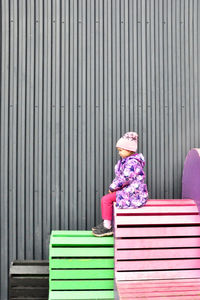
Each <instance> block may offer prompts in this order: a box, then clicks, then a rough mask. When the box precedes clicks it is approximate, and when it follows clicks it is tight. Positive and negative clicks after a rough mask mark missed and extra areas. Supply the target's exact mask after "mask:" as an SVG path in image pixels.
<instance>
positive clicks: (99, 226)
mask: <svg viewBox="0 0 200 300" xmlns="http://www.w3.org/2000/svg"><path fill="white" fill-rule="evenodd" d="M102 227H103V222H101V223H100V224H99V225H97V226H95V227H92V231H94V230H97V229H99V228H102Z"/></svg>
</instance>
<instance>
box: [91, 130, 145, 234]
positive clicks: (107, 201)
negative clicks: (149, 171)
mask: <svg viewBox="0 0 200 300" xmlns="http://www.w3.org/2000/svg"><path fill="white" fill-rule="evenodd" d="M137 141H138V135H137V133H136V132H127V133H125V134H124V136H123V137H122V138H120V139H119V140H118V142H117V144H116V147H117V149H118V151H119V155H120V156H121V159H120V160H119V161H118V163H117V164H116V166H115V179H114V180H113V182H112V183H111V185H110V187H109V194H107V195H105V196H103V197H102V199H101V212H102V219H103V222H102V223H100V224H99V225H97V226H96V227H93V228H92V231H93V234H94V235H95V236H108V235H112V234H113V229H112V225H111V222H112V216H113V202H115V201H116V207H118V208H139V207H141V206H143V205H145V203H146V202H147V199H148V191H147V186H146V184H145V183H144V179H145V173H144V171H143V168H144V166H145V160H144V156H143V155H142V153H136V151H137Z"/></svg>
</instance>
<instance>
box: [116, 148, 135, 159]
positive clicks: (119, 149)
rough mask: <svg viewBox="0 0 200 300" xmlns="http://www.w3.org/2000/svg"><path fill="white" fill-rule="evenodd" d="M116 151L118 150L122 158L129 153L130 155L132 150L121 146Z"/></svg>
mask: <svg viewBox="0 0 200 300" xmlns="http://www.w3.org/2000/svg"><path fill="white" fill-rule="evenodd" d="M117 150H118V152H119V155H120V156H121V157H122V158H126V157H128V156H130V155H132V154H133V153H134V152H132V151H129V150H125V149H122V148H117Z"/></svg>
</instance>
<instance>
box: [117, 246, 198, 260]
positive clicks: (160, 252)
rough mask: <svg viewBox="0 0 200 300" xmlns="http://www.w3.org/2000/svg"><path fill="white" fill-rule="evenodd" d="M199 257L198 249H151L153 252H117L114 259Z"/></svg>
mask: <svg viewBox="0 0 200 300" xmlns="http://www.w3.org/2000/svg"><path fill="white" fill-rule="evenodd" d="M192 257H194V258H195V257H196V258H198V257H200V248H186V249H178V250H177V249H153V250H150V249H148V250H143V249H142V250H117V251H116V254H115V259H116V260H118V259H141V258H142V259H162V258H192Z"/></svg>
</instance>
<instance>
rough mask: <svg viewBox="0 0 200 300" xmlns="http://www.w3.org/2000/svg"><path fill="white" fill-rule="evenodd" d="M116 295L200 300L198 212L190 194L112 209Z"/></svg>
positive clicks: (199, 229)
mask: <svg viewBox="0 0 200 300" xmlns="http://www.w3.org/2000/svg"><path fill="white" fill-rule="evenodd" d="M114 217H115V280H116V286H117V290H118V294H119V298H120V299H126V300H128V299H145V298H146V299H169V298H170V297H171V298H173V299H185V300H186V299H192V300H193V299H200V216H199V212H198V208H197V206H196V204H195V202H194V201H193V200H191V199H168V200H167V199H165V200H164V199H156V200H149V201H148V203H147V205H146V206H144V207H143V208H139V209H117V208H116V207H115V209H114Z"/></svg>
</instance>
